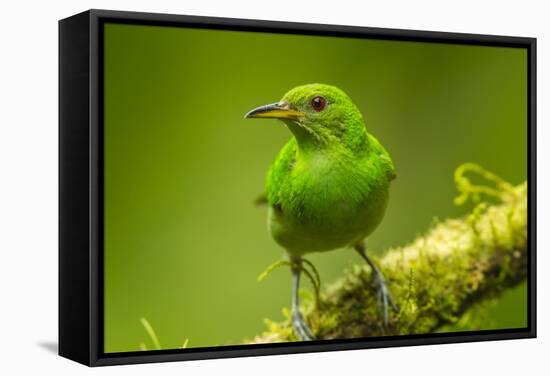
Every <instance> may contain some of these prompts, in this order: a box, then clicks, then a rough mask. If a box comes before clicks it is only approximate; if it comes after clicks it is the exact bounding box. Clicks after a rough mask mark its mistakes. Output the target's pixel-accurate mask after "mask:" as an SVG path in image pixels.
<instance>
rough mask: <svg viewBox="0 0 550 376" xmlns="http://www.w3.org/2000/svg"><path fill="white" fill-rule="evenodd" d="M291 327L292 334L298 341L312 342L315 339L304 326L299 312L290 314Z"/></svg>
mask: <svg viewBox="0 0 550 376" xmlns="http://www.w3.org/2000/svg"><path fill="white" fill-rule="evenodd" d="M292 326H293V327H294V333H295V334H296V336H297V337H298V338H299V339H300V341H312V340H314V339H315V336H314V335H313V333H311V329H310V328H309V326H308V325H307V324H306V322H305V320H304V317H303V316H302V314H301V313H300V311H297V310H296V311H293V312H292Z"/></svg>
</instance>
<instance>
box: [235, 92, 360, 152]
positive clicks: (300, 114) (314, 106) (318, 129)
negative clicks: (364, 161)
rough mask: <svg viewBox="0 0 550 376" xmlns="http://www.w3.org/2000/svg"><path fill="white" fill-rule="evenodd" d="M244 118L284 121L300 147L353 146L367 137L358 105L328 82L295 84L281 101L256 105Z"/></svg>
mask: <svg viewBox="0 0 550 376" xmlns="http://www.w3.org/2000/svg"><path fill="white" fill-rule="evenodd" d="M245 118H270V119H279V120H282V121H283V122H284V123H285V124H286V125H287V126H288V128H289V129H290V131H291V132H292V133H293V134H294V137H296V140H297V141H298V144H300V145H301V146H308V147H309V146H313V147H315V148H323V147H326V146H327V145H329V146H330V145H335V144H337V145H343V146H347V147H349V148H353V146H355V145H356V144H358V143H363V142H364V140H365V139H366V131H365V126H364V123H363V118H362V116H361V113H360V112H359V110H358V109H357V107H356V106H355V105H354V104H353V102H352V101H351V99H350V98H349V97H348V96H347V95H346V93H344V92H343V91H342V90H340V89H338V88H337V87H334V86H330V85H325V84H310V85H303V86H298V87H295V88H294V89H292V90H290V91H289V92H288V93H286V94H285V95H284V96H283V98H282V99H281V100H280V101H279V102H275V103H271V104H268V105H264V106H260V107H257V108H255V109H253V110H251V111H249V112H248V113H247V114H246V115H245Z"/></svg>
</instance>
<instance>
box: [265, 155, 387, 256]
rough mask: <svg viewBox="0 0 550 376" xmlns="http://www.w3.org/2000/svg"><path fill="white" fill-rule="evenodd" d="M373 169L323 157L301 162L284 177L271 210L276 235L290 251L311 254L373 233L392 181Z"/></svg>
mask: <svg viewBox="0 0 550 376" xmlns="http://www.w3.org/2000/svg"><path fill="white" fill-rule="evenodd" d="M368 170H369V169H364V168H361V166H357V165H354V164H353V163H347V164H346V163H344V162H342V161H336V162H334V161H330V160H327V159H326V158H325V159H323V158H322V157H321V158H319V159H317V160H313V161H308V163H300V162H297V163H296V164H295V166H294V167H293V169H292V171H289V173H288V174H287V175H286V176H284V177H283V182H282V184H281V188H280V192H279V202H278V203H277V204H276V205H274V206H272V208H271V210H270V213H269V221H268V222H269V228H270V232H271V234H272V235H273V237H274V238H275V240H276V241H277V242H278V243H279V244H281V245H282V246H283V247H285V248H286V249H287V250H290V251H292V250H295V251H294V252H298V253H307V252H315V251H323V250H330V249H334V248H339V247H343V246H346V245H349V244H350V243H352V242H354V241H358V240H360V239H361V238H364V237H365V236H367V235H368V234H369V233H370V232H371V231H372V230H374V228H375V227H376V225H378V223H379V222H380V220H381V219H382V216H383V213H384V211H385V208H386V204H387V196H388V185H389V183H388V182H387V181H385V180H386V179H379V178H377V177H376V176H373V175H372V174H369V171H368ZM371 170H372V169H371ZM371 173H372V171H371Z"/></svg>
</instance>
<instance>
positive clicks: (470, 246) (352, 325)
mask: <svg viewBox="0 0 550 376" xmlns="http://www.w3.org/2000/svg"><path fill="white" fill-rule="evenodd" d="M472 166H473V165H472ZM472 166H470V167H471V168H470V169H469V170H470V171H474V170H475V169H474V168H473V167H472ZM474 167H475V166H474ZM476 168H477V167H476ZM465 170H468V166H466V168H465V169H464V171H461V174H460V176H457V177H456V178H455V179H456V181H457V185H459V189H460V186H461V184H462V186H463V187H465V188H464V189H470V190H471V192H470V193H472V194H473V196H474V198H478V199H479V195H478V193H479V192H481V193H484V192H483V190H480V189H479V187H477V188H478V189H477V190H475V189H474V188H472V187H474V186H473V185H472V184H466V183H468V181H467V180H465V179H464V177H463V176H462V173H464V172H465ZM477 172H479V171H477ZM482 176H484V175H482ZM484 177H485V178H486V179H489V180H493V179H492V178H491V176H489V177H488V176H484ZM493 181H494V180H493ZM496 184H497V188H496V189H494V190H492V192H493V194H492V196H495V194H494V192H497V193H498V192H499V191H500V192H501V193H502V194H501V195H500V196H498V197H499V200H500V201H501V202H500V203H498V204H492V205H489V204H488V203H487V202H482V203H480V204H478V205H477V206H476V208H475V209H474V210H473V211H472V212H471V213H470V214H469V215H467V216H465V217H463V218H459V219H448V220H445V221H443V222H441V223H438V224H435V225H434V226H433V227H432V228H431V229H429V230H428V231H427V232H426V233H425V234H424V235H421V236H419V237H418V238H417V239H416V240H414V241H413V242H412V243H410V244H408V245H406V246H403V247H399V248H394V249H391V250H389V251H388V252H387V253H386V254H385V256H383V257H382V258H381V259H377V263H378V264H379V265H380V267H381V270H382V271H383V272H384V274H385V276H386V280H387V282H388V284H389V287H390V290H391V291H392V294H393V297H394V299H395V301H396V303H397V304H398V306H399V308H400V310H399V313H393V314H392V315H390V321H389V323H388V326H387V327H385V326H384V325H383V318H382V317H381V314H380V312H379V310H378V309H377V299H376V290H375V286H374V283H373V279H372V276H371V270H370V269H369V267H368V266H367V265H362V266H356V267H355V268H354V269H353V270H352V271H350V272H349V273H347V274H346V275H345V276H344V277H343V278H342V279H340V280H338V281H336V282H335V283H333V284H331V285H330V286H328V287H327V288H326V289H325V290H324V291H323V292H322V293H321V297H320V299H319V301H318V303H317V304H316V302H315V299H314V297H313V294H309V295H308V296H304V297H303V299H302V300H303V302H304V303H303V306H302V310H303V311H304V316H305V318H306V320H307V321H308V323H309V324H310V326H311V328H312V329H313V331H314V332H315V333H316V337H317V338H318V339H333V338H355V337H371V336H381V335H398V334H413V333H431V332H435V331H437V330H438V329H439V328H440V327H441V326H443V325H445V324H449V323H453V322H456V320H457V319H458V318H460V316H461V315H462V314H463V313H464V312H465V311H466V310H467V309H468V308H469V307H471V306H472V304H474V303H476V302H479V301H482V300H483V299H486V298H488V297H494V296H498V295H499V294H500V293H501V292H502V291H503V290H505V289H507V288H510V287H512V286H515V285H517V284H519V283H520V282H521V281H523V280H525V278H526V275H527V183H523V184H520V185H518V186H516V187H513V186H511V185H502V184H500V186H499V182H498V181H496ZM464 194H466V196H467V195H468V192H466V193H465V191H463V192H462V195H461V197H462V199H461V200H462V201H464V200H463V197H464ZM284 312H285V316H286V318H287V319H286V320H284V321H282V322H273V321H269V320H266V322H267V325H268V330H267V331H266V332H264V333H262V334H261V335H258V336H257V337H256V338H254V339H253V340H252V341H249V342H252V343H270V342H287V341H293V340H296V338H295V336H294V334H293V331H292V326H291V324H290V321H289V319H288V317H289V312H288V309H285V310H284Z"/></svg>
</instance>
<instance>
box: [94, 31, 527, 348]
mask: <svg viewBox="0 0 550 376" xmlns="http://www.w3.org/2000/svg"><path fill="white" fill-rule="evenodd" d="M104 38H105V39H104V48H105V55H104V57H105V61H104V64H105V65H104V72H105V86H104V87H105V93H104V94H105V95H104V100H105V103H104V105H105V107H104V108H105V114H104V115H105V118H104V120H105V123H104V124H105V130H104V136H105V140H104V142H105V144H104V151H105V276H104V278H105V312H104V314H105V350H106V351H107V352H115V351H132V350H138V349H139V344H140V343H141V342H145V343H146V345H147V347H148V348H150V349H151V348H153V347H152V345H151V342H150V340H149V337H148V335H147V333H146V332H145V330H144V328H143V327H142V326H141V324H140V318H141V317H146V318H147V319H148V320H149V322H150V323H151V325H152V326H153V327H154V328H155V330H156V332H157V334H158V336H159V338H160V342H161V344H162V347H163V348H177V347H180V346H181V345H182V344H183V342H184V341H185V340H186V339H189V346H190V347H195V346H214V345H224V344H235V343H239V342H240V341H242V340H243V339H244V338H246V337H248V338H251V337H253V336H254V335H255V334H258V333H260V332H261V331H262V330H263V329H264V324H263V319H264V318H266V317H269V318H271V319H281V318H282V314H281V308H282V307H284V306H289V303H290V294H291V279H290V272H288V271H287V270H279V271H277V272H276V273H273V275H272V276H271V277H270V278H269V279H268V280H266V281H265V282H262V283H259V282H257V280H256V278H257V276H258V274H259V273H260V272H261V271H262V270H263V269H264V268H265V267H266V266H267V265H268V264H270V263H271V262H273V261H275V260H277V259H279V258H280V257H281V256H282V254H283V250H282V249H281V248H279V247H278V246H277V245H276V244H275V243H274V242H273V241H272V240H271V238H270V237H269V235H268V233H267V230H266V210H265V208H257V207H254V206H253V204H252V201H253V200H254V198H256V197H257V196H258V195H259V194H260V193H262V191H263V185H264V177H265V174H266V172H267V169H268V167H269V165H270V163H271V161H272V160H273V158H274V157H275V155H276V154H277V152H278V151H279V149H280V148H281V147H282V146H283V145H284V143H285V142H286V141H287V140H288V139H289V138H290V133H289V132H288V130H287V129H286V128H285V126H284V125H283V124H282V123H278V122H277V121H275V120H264V121H247V120H244V119H243V115H244V113H245V112H247V111H248V110H250V109H252V108H254V107H256V106H258V105H261V104H266V103H271V102H274V101H277V100H279V99H280V98H281V97H282V96H283V94H284V93H285V92H286V91H288V90H289V89H291V88H293V87H294V86H297V85H301V84H305V83H314V82H321V83H328V84H332V85H336V86H338V87H340V88H341V89H343V90H344V91H345V92H346V93H348V94H349V95H350V96H351V98H352V99H353V100H354V101H355V103H356V105H357V106H358V107H359V109H360V110H361V111H362V113H363V115H364V118H365V120H366V124H367V128H368V130H369V131H370V132H371V133H373V134H374V135H375V136H376V137H377V138H378V139H379V140H380V141H381V142H382V143H383V144H384V145H385V147H386V148H387V149H388V151H389V152H390V153H391V155H392V157H393V159H394V162H395V165H396V167H397V171H398V178H397V180H396V181H395V182H394V184H393V186H392V191H391V199H390V204H389V208H388V211H387V214H386V217H385V219H384V221H383V222H382V224H381V226H380V227H379V228H378V230H377V231H375V232H374V234H373V235H372V236H371V238H370V239H369V246H370V248H371V249H372V250H373V251H375V252H383V251H384V250H385V249H387V248H388V247H390V246H396V245H400V244H403V243H406V242H407V241H410V240H412V239H413V238H414V237H415V235H417V234H418V233H420V232H422V231H423V230H424V229H426V228H427V227H428V225H429V224H430V222H431V221H432V219H433V218H434V217H440V218H445V217H448V216H459V215H462V214H463V213H465V212H466V210H468V208H467V207H460V208H457V207H454V206H453V197H454V196H455V188H454V183H453V177H452V174H453V172H454V169H455V168H456V167H457V166H458V165H459V164H461V163H463V162H467V161H472V162H476V163H479V164H481V165H483V166H484V167H486V168H487V169H489V170H491V171H494V172H495V173H497V174H499V175H501V176H502V177H503V178H505V179H506V180H508V181H510V182H512V183H514V184H515V183H519V182H521V181H523V180H525V179H526V166H527V150H526V148H527V140H526V132H527V108H526V101H527V99H526V95H527V90H526V88H527V73H526V72H527V55H526V51H525V50H522V49H514V48H497V47H480V46H463V45H446V44H435V43H417V42H398V41H380V40H365V39H351V38H333V37H316V36H297V35H277V34H269V33H250V32H247V33H245V32H232V31H213V30H200V29H184V28H175V27H153V26H141V25H120V24H106V25H105V33H104ZM310 260H312V261H313V262H314V263H315V264H316V265H317V267H318V268H319V270H320V272H321V275H322V278H323V281H324V283H327V282H330V281H331V280H334V279H335V278H338V277H339V276H341V275H342V273H343V272H344V270H345V269H346V268H349V267H350V266H351V265H353V264H354V263H360V262H361V260H360V259H359V258H358V256H356V255H355V253H354V252H351V251H350V250H338V251H335V252H330V253H324V254H318V255H312V256H311V257H310ZM304 286H305V287H307V285H306V284H304ZM468 317H470V318H471V319H469V320H464V322H461V323H459V324H457V325H456V326H455V327H452V328H447V330H472V329H480V328H482V329H483V328H485V329H490V328H511V327H522V326H525V325H526V286H525V284H524V285H522V286H520V287H519V288H516V289H514V290H512V291H509V292H507V293H506V294H505V295H504V296H503V297H501V298H500V299H498V300H497V301H496V302H492V303H491V304H484V306H483V307H477V308H475V309H474V310H473V311H472V312H470V313H469V316H468Z"/></svg>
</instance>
